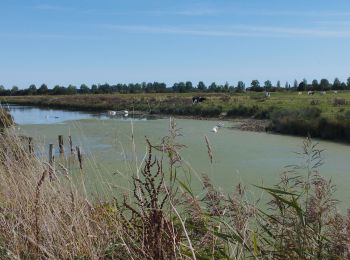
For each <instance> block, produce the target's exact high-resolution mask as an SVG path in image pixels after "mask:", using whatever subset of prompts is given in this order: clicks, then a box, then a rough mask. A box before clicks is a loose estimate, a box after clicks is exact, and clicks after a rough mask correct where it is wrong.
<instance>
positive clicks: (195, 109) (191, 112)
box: [0, 91, 350, 142]
mask: <svg viewBox="0 0 350 260" xmlns="http://www.w3.org/2000/svg"><path fill="white" fill-rule="evenodd" d="M193 95H200V94H198V93H195V94H193V93H184V94H169V93H154V94H108V95H68V96H67V95H66V96H13V97H1V98H0V100H1V102H2V103H4V102H8V103H16V104H23V105H34V106H43V107H51V108H61V109H74V110H94V111H96V110H99V111H106V110H124V109H127V110H129V111H132V110H134V111H142V112H146V113H150V114H169V115H180V116H194V117H200V118H208V117H211V118H213V117H214V118H215V117H216V118H217V117H220V118H226V119H230V118H255V119H270V120H271V124H270V126H269V127H268V130H270V131H274V132H279V133H283V134H291V135H303V136H305V135H307V134H310V135H311V136H312V137H319V138H324V139H330V140H339V141H345V142H349V141H350V133H349V131H350V130H348V129H349V124H350V108H349V104H350V103H349V102H350V92H348V91H343V92H338V93H337V94H334V93H333V92H328V93H327V94H326V95H320V94H318V93H316V94H315V95H310V96H309V95H307V93H306V92H304V93H303V94H302V95H299V94H298V93H296V92H278V93H277V92H276V93H271V97H270V98H265V97H264V94H263V93H255V92H251V93H241V94H232V95H229V94H222V93H218V94H208V93H205V94H203V95H202V96H205V97H207V100H206V101H205V102H203V103H200V104H194V105H193V104H192V96H193Z"/></svg>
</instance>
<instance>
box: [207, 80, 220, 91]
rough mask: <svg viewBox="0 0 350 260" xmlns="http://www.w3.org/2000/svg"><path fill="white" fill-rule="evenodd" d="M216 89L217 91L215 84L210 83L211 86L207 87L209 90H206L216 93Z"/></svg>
mask: <svg viewBox="0 0 350 260" xmlns="http://www.w3.org/2000/svg"><path fill="white" fill-rule="evenodd" d="M217 89H218V87H217V85H216V83H215V82H213V83H211V84H210V85H209V88H208V90H209V91H210V92H216V91H217Z"/></svg>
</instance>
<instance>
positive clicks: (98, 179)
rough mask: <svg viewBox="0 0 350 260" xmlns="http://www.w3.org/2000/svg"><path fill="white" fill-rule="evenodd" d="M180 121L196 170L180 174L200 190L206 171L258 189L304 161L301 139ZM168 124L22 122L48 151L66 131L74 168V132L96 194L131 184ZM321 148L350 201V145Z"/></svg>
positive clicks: (220, 182) (226, 183)
mask: <svg viewBox="0 0 350 260" xmlns="http://www.w3.org/2000/svg"><path fill="white" fill-rule="evenodd" d="M176 123H177V126H178V127H179V128H181V133H182V136H180V137H178V139H177V141H178V142H179V143H181V144H185V145H186V146H187V147H186V148H185V149H183V150H182V153H181V154H182V158H183V161H184V162H185V163H186V162H189V163H190V165H191V167H192V168H193V169H194V170H191V171H190V172H188V171H187V169H188V168H185V170H183V169H179V173H178V174H179V176H180V177H183V178H184V176H185V174H186V176H187V178H188V176H190V178H191V179H192V180H191V182H192V187H193V189H194V191H195V192H196V193H199V192H200V191H201V185H200V183H199V181H198V180H197V177H196V176H198V175H202V174H207V175H208V176H209V177H210V178H211V179H212V181H213V182H214V183H215V185H217V186H219V187H221V188H222V189H223V190H224V191H226V192H230V191H232V188H233V187H235V186H236V185H237V184H238V183H239V182H241V183H243V184H245V185H247V186H248V187H249V188H250V189H252V190H254V188H253V186H252V185H273V184H275V183H277V182H278V181H279V176H280V174H281V173H282V172H283V171H284V170H285V168H284V166H286V165H290V164H296V163H299V162H300V161H299V160H298V159H297V155H296V154H295V153H294V152H298V151H300V150H301V147H302V141H303V139H302V138H298V137H290V136H281V135H273V134H266V133H255V132H243V131H238V130H232V129H229V128H228V127H229V126H231V125H232V124H233V123H230V122H225V127H224V128H222V129H220V130H219V132H218V133H213V132H211V131H210V130H211V129H212V128H213V126H215V125H216V124H217V123H218V121H207V120H203V121H201V120H191V119H177V120H176ZM168 126H169V119H157V120H135V121H131V120H118V119H109V118H106V117H98V118H89V119H80V120H71V121H65V122H64V123H62V122H60V123H53V124H52V123H51V124H22V125H20V128H21V131H22V132H24V133H25V134H27V135H29V136H33V137H34V140H35V142H36V144H39V146H38V147H36V151H37V152H38V151H40V149H42V150H45V149H46V148H47V147H48V144H49V143H54V144H55V146H56V152H57V136H58V135H64V137H65V149H66V153H65V154H66V158H65V159H62V158H61V162H62V164H64V165H65V167H67V168H69V169H70V170H73V172H74V171H76V170H77V168H78V164H77V162H76V161H75V162H73V161H72V159H69V158H70V156H69V154H70V152H69V151H68V150H69V149H68V141H67V137H68V135H69V134H70V135H71V136H72V139H73V144H74V145H79V146H81V147H82V149H83V153H84V162H83V163H84V168H85V173H84V174H85V177H86V179H87V181H86V189H87V190H88V191H89V192H91V193H94V192H102V190H104V191H105V192H106V193H108V192H107V191H106V189H105V187H104V188H102V186H104V185H105V186H108V187H109V188H110V189H112V190H118V191H121V192H122V191H123V190H124V189H125V190H127V189H129V188H130V184H129V180H130V175H131V173H132V172H135V171H136V169H137V165H139V163H140V162H141V161H142V158H143V157H144V155H145V152H146V142H145V136H147V137H148V138H149V139H150V140H151V142H152V143H155V144H156V143H159V142H160V140H161V138H162V137H163V136H165V135H167V134H168ZM132 129H133V136H134V137H135V139H134V145H133V143H132V134H131V130H132ZM205 136H207V137H208V139H209V141H210V143H211V146H212V150H213V151H212V153H213V163H210V161H209V158H208V153H207V147H206V143H205V139H204V137H205ZM319 147H320V148H321V149H325V152H324V157H325V164H324V165H323V166H322V167H321V168H320V171H321V174H322V175H323V176H326V177H329V178H332V180H333V181H334V183H335V184H336V185H337V192H336V197H337V198H338V199H340V200H341V201H350V194H349V193H348V192H347V188H348V184H349V183H350V175H349V165H350V164H349V159H350V146H349V145H344V144H339V143H332V142H325V141H319ZM133 150H134V151H135V152H133ZM45 153H46V151H43V154H45ZM58 156H59V155H58V154H57V153H56V157H57V158H58ZM74 158H75V157H74ZM57 160H59V159H57ZM185 172H186V173H185ZM255 192H256V190H255ZM255 196H257V197H258V196H259V194H255ZM342 205H343V206H344V203H343V204H342Z"/></svg>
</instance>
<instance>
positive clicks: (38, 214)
mask: <svg viewBox="0 0 350 260" xmlns="http://www.w3.org/2000/svg"><path fill="white" fill-rule="evenodd" d="M201 123H203V122H201ZM170 125H172V126H173V127H175V124H170ZM170 130H171V131H170V132H171V133H174V136H176V132H177V131H176V129H175V128H171V129H170ZM219 136H220V135H218V136H217V137H219ZM0 139H1V142H0V209H1V210H0V219H1V220H3V221H1V222H0V258H1V259H10V258H11V259H12V258H13V259H21V258H32V259H47V258H50V259H189V258H191V259H211V258H213V259H214V258H215V259H246V258H255V259H266V258H276V259H278V258H281V256H282V257H283V258H286V259H298V258H301V259H306V258H307V257H313V258H317V257H320V258H322V259H328V258H337V259H347V258H349V256H350V253H349V251H348V248H349V238H350V231H349V228H347V225H348V223H349V221H350V220H349V216H348V215H346V214H343V215H342V214H341V213H339V210H338V208H337V205H338V204H337V203H338V202H337V200H335V198H334V196H333V192H334V190H335V188H334V186H333V185H332V183H331V182H330V181H329V180H328V179H326V178H323V177H321V176H320V175H319V171H318V167H319V166H320V163H319V162H320V161H322V159H323V157H322V156H321V153H322V151H321V150H318V148H317V146H315V145H314V144H313V143H312V142H311V141H310V140H306V141H305V142H304V147H303V152H304V154H305V162H304V161H300V163H301V165H305V163H306V164H307V167H306V169H313V170H312V171H310V172H308V171H305V170H304V168H298V169H297V171H298V172H297V174H295V172H292V173H291V172H286V173H285V174H283V177H282V179H281V182H279V184H278V185H276V186H271V187H273V188H271V189H270V188H266V186H265V185H266V183H265V185H264V186H265V187H259V190H260V192H262V193H264V196H266V197H267V198H268V202H269V203H268V204H267V205H268V207H269V210H268V211H266V205H265V204H264V203H262V202H261V200H260V199H259V201H255V200H252V199H249V196H250V194H251V190H249V187H245V186H244V185H243V184H242V183H241V182H236V183H233V184H235V186H236V188H232V186H231V189H230V191H229V192H227V193H226V192H223V191H222V189H221V188H216V186H215V185H214V184H213V182H212V181H214V179H212V180H211V179H210V177H208V176H207V175H203V176H201V187H202V188H201V189H200V192H196V191H195V190H194V189H193V186H192V185H193V179H192V181H191V178H190V177H191V176H192V174H193V172H192V171H190V170H189V171H188V174H191V175H189V176H188V177H189V178H188V179H187V181H185V180H184V181H181V180H180V178H178V177H175V178H172V174H173V173H174V172H175V173H176V172H179V173H180V169H181V168H182V167H185V168H186V169H187V167H188V168H190V167H189V166H188V165H187V164H186V163H183V161H182V159H181V157H180V153H181V154H182V153H183V152H184V150H185V149H184V148H185V147H184V146H181V145H179V143H178V141H179V140H174V138H171V137H170V136H168V137H164V138H161V140H162V143H153V142H151V141H150V140H147V142H146V143H147V151H148V152H147V153H146V158H145V159H144V161H143V162H142V165H140V167H139V168H138V167H137V169H134V170H135V172H131V174H130V175H128V180H129V182H130V183H129V185H128V186H125V187H121V186H114V185H113V184H112V183H109V182H108V186H110V187H113V190H114V191H115V190H116V189H118V190H119V191H120V192H121V193H122V194H123V196H115V197H113V199H110V200H108V199H106V197H105V195H103V194H105V193H108V192H112V190H111V189H106V190H105V191H104V193H96V197H94V198H91V197H90V196H89V195H88V194H89V193H90V191H89V190H88V191H87V190H85V188H86V182H87V181H88V175H87V174H86V170H85V169H81V170H79V171H77V172H72V171H71V170H66V171H65V172H64V175H63V172H61V171H62V170H61V168H62V166H61V167H59V166H60V164H59V161H58V160H54V161H53V163H54V167H49V164H48V163H47V162H45V159H42V158H41V159H40V158H38V157H36V156H35V155H34V154H32V153H30V151H28V148H27V146H26V145H23V144H22V143H21V141H20V139H19V138H17V137H16V135H14V134H11V135H0ZM175 139H177V138H175ZM186 144H187V143H186ZM208 146H209V145H208ZM159 147H161V150H159ZM209 148H210V147H209ZM209 148H208V149H209ZM164 149H166V151H167V152H168V153H164ZM186 149H189V147H187V148H186ZM197 152H198V150H197ZM206 152H207V151H206V150H204V151H203V153H204V154H206ZM226 156H227V153H226ZM246 157H250V155H247V156H246ZM309 158H312V160H310V159H309ZM168 161H169V165H170V167H169V168H168V167H162V165H163V163H164V164H166V163H168ZM253 162H254V160H251V163H253ZM207 163H210V162H207ZM214 163H215V162H214ZM202 164H203V163H202ZM210 164H211V165H212V166H213V163H210ZM186 165H187V166H186ZM214 165H215V164H214ZM273 165H274V166H275V164H273ZM179 166H181V167H179ZM191 167H192V165H191ZM65 169H66V168H65ZM67 169H68V168H67ZM191 169H192V168H191ZM214 169H215V177H216V178H218V177H219V176H220V175H221V174H222V171H220V170H218V169H217V168H214ZM185 172H187V171H185ZM255 174H256V176H255V180H257V176H258V175H261V171H257V172H255ZM179 175H180V174H179ZM63 176H65V177H63ZM113 177H114V178H115V179H117V180H118V181H120V180H121V179H122V176H121V175H120V174H113ZM192 177H193V176H192ZM311 180H312V181H311ZM256 182H257V181H256ZM256 182H255V183H256ZM101 183H104V184H106V179H96V181H95V183H94V185H95V186H96V185H100V184H101ZM305 183H306V184H308V186H307V188H305ZM81 187H84V188H81ZM126 187H129V189H126ZM291 190H292V191H293V193H290V191H291ZM281 209H282V210H281ZM140 223H141V224H140ZM281 230H282V232H281ZM320 238H322V239H320ZM304 256H305V257H304Z"/></svg>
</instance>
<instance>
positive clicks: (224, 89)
mask: <svg viewBox="0 0 350 260" xmlns="http://www.w3.org/2000/svg"><path fill="white" fill-rule="evenodd" d="M229 88H230V84H228V82H227V81H226V83H225V85H224V87H223V88H222V91H223V92H228V90H229Z"/></svg>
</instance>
